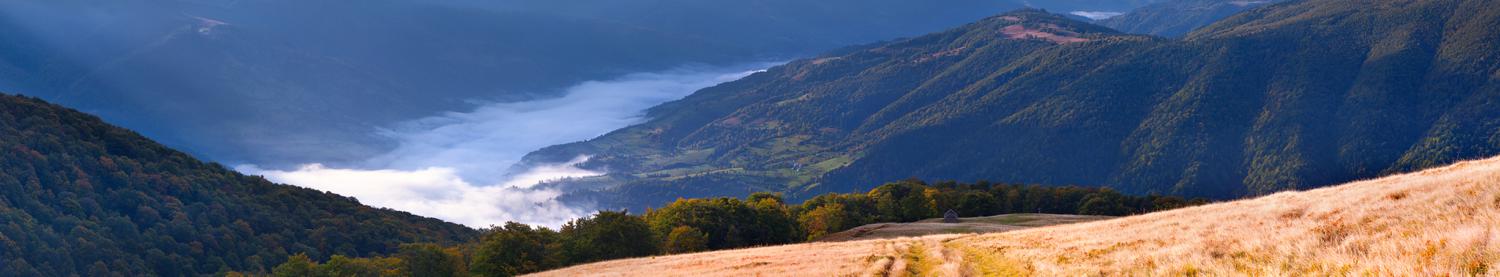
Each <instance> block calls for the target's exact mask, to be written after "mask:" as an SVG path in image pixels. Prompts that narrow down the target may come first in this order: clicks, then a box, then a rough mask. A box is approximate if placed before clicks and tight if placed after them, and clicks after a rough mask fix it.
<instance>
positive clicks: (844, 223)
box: [271, 180, 1207, 276]
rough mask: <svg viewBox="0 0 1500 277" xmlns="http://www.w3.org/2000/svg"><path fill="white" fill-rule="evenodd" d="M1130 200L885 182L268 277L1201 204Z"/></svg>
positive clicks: (1103, 193)
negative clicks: (946, 216) (947, 220)
mask: <svg viewBox="0 0 1500 277" xmlns="http://www.w3.org/2000/svg"><path fill="white" fill-rule="evenodd" d="M1206 202H1207V201H1206V200H1203V199H1193V200H1188V199H1183V198H1179V197H1173V196H1156V195H1148V196H1131V195H1124V194H1121V193H1119V192H1116V191H1114V190H1111V189H1108V188H1090V187H1077V186H1065V187H1051V186H1040V185H1015V184H994V183H989V182H983V181H981V182H977V183H957V182H940V183H934V184H928V183H925V182H922V181H920V180H905V181H899V182H892V183H888V184H885V185H881V186H879V187H876V188H875V189H872V190H870V191H869V192H866V193H830V194H825V195H820V196H817V197H814V198H812V199H808V200H807V201H804V202H803V203H801V204H800V205H791V204H787V203H786V202H785V201H784V199H783V198H782V197H781V195H780V194H773V193H755V194H752V195H750V196H749V197H746V198H744V199H739V198H728V197H721V198H694V199H678V200H677V201H674V202H672V203H670V204H667V205H666V206H663V207H661V208H656V209H647V210H646V212H645V213H643V214H640V215H631V214H629V213H627V212H624V211H600V212H598V213H597V214H594V215H593V216H591V217H587V218H580V219H575V220H573V221H571V222H568V223H566V224H564V225H563V226H562V227H561V228H559V229H558V230H552V229H550V228H546V227H537V226H529V225H526V224H520V223H515V222H509V223H506V224H505V225H502V226H492V227H490V228H486V229H484V230H482V233H483V234H482V235H481V236H480V238H479V239H478V240H477V241H473V242H470V243H466V244H462V245H456V246H449V247H442V246H438V245H436V244H407V245H403V246H401V250H400V252H399V253H398V254H397V255H393V256H389V257H371V258H349V257H344V256H334V257H333V258H331V259H329V260H328V261H327V262H323V263H319V262H316V261H313V260H312V259H309V258H308V257H307V256H306V255H300V254H299V255H294V256H292V257H291V258H289V259H288V261H287V262H286V263H284V264H281V265H279V266H277V267H275V268H274V269H273V270H272V272H271V273H272V274H273V275H276V276H348V275H351V274H353V275H359V276H514V275H520V274H526V273H532V272H539V271H544V270H549V269H555V268H561V267H566V266H570V265H577V264H583V263H590V262H596V261H604V260H612V259H622V258H632V257H645V256H652V255H663V254H680V253H691V252H698V251H710V250H720V249H734V248H743V247H753V246H767V245H778V244H788V243H798V242H807V241H813V240H817V239H819V238H822V237H824V236H827V235H829V234H833V233H837V232H840V231H845V230H849V229H852V228H854V227H858V226H861V225H865V224H871V223H881V222H913V221H918V220H922V219H928V218H935V217H940V216H941V215H942V213H944V212H946V211H948V210H953V211H955V212H957V213H959V214H960V215H963V216H965V217H972V216H989V215H998V214H1008V213H1056V214H1081V215H1108V216H1124V215H1132V214H1139V213H1147V212H1154V211H1161V210H1167V209H1175V208H1181V207H1187V206H1193V205H1199V204H1203V203H1206Z"/></svg>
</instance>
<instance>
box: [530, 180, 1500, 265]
mask: <svg viewBox="0 0 1500 277" xmlns="http://www.w3.org/2000/svg"><path fill="white" fill-rule="evenodd" d="M866 227H869V226H866ZM862 228H863V227H862ZM1497 229H1500V157H1497V158H1491V159H1486V160H1478V161H1469V162H1462V163H1458V164H1454V165H1451V166H1447V167H1442V168H1436V169H1431V170H1426V171H1422V172H1417V173H1410V174H1402V175H1395V176H1390V177H1386V178H1380V179H1375V180H1368V181H1361V182H1354V183H1349V184H1345V185H1340V186H1334V187H1328V188H1323V189H1316V190H1310V191H1304V192H1283V193H1277V194H1273V195H1269V196H1265V197H1260V198H1256V199H1249V200H1242V201H1234V202H1226V203H1219V204H1212V205H1205V206H1199V207H1193V208H1185V209H1178V210H1172V211H1166V212H1159V213H1152V214H1146V215H1140V216H1131V217H1123V218H1117V219H1111V220H1102V221H1093V222H1086V223H1077V224H1066V225H1059V226H1051V227H1042V228H1033V229H1026V230H1017V231H1009V232H1001V233H990V234H957V235H955V234H945V235H929V236H920V237H902V238H889V239H866V240H855V241H844V242H813V243H806V244H797V245H785V246H774V247H761V248H752V249H739V250H726V251H715V252H706V253H696V254H686V255H673V256H660V257H650V258H637V259H627V260H617V261H607V262H601V263H594V264H587V265H580V266H574V267H569V268H564V269H560V270H555V271H549V272H543V273H540V274H537V275H539V276H580V275H587V276H636V275H641V274H647V275H653V276H657V275H673V276H791V275H794V276H848V275H861V276H905V275H921V276H929V275H931V276H1016V275H1043V276H1079V275H1143V276H1157V275H1198V274H1208V275H1252V276H1266V275H1270V276H1285V275H1293V276H1295V275H1381V276H1390V275H1395V276H1432V275H1449V276H1475V275H1477V276H1496V275H1497V274H1500V269H1497V267H1500V230H1497Z"/></svg>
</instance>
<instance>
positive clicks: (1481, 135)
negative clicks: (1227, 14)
mask: <svg viewBox="0 0 1500 277" xmlns="http://www.w3.org/2000/svg"><path fill="white" fill-rule="evenodd" d="M1497 4H1500V3H1497V2H1495V1H1490V0H1397V1H1388V0H1380V1H1365V0H1307V1H1298V2H1290V3H1282V4H1278V5H1273V6H1268V7H1264V8H1260V9H1254V10H1251V11H1248V12H1246V13H1242V14H1239V15H1236V16H1233V17H1231V18H1229V19H1226V20H1224V21H1221V22H1218V23H1215V24H1213V25H1210V26H1207V27H1204V28H1202V29H1200V30H1199V31H1196V32H1194V33H1193V34H1192V35H1190V36H1188V37H1186V38H1183V39H1162V38H1156V37H1147V36H1139V35H1125V34H1119V33H1115V32H1113V31H1111V30H1109V29H1105V28H1102V27H1097V26H1093V25H1088V24H1084V23H1079V22H1074V21H1071V20H1068V19H1065V18H1063V17H1059V16H1054V15H1052V14H1048V13H1045V12H1043V11H1036V10H1028V11H1018V12H1013V13H1008V14H1003V15H1000V16H995V17H992V18H989V19H986V20H983V21H981V22H978V23H974V24H970V25H967V26H964V27H961V28H957V29H953V30H950V31H946V32H941V33H936V34H931V35H926V36H921V37H916V38H911V39H906V40H901V41H895V42H890V43H885V44H877V45H869V46H864V47H858V48H851V49H848V50H845V51H840V52H836V53H831V54H828V55H825V56H822V57H819V58H816V59H809V60H801V61H795V62H792V63H790V64H787V65H784V66H780V67H777V68H773V69H771V70H769V71H767V72H764V73H760V74H756V75H753V76H750V77H747V78H745V79H743V80H739V81H736V82H731V83H727V84H723V85H719V86H716V87H712V88H708V89H704V90H702V91H699V92H697V93H696V94H694V95H692V96H689V97H687V98H685V99H683V100H680V101H676V102H673V103H669V104H665V105H662V106H659V107H657V108H654V109H652V110H651V111H650V115H651V116H652V117H653V119H652V120H650V121H649V122H646V123H643V124H640V125H637V126H633V127H629V128H625V129H621V130H617V131H615V132H612V133H610V134H607V135H605V136H602V137H600V138H597V139H593V140H590V141H586V142H580V143H574V144H566V145H559V146H554V147H549V148H547V149H544V150H541V151H539V152H536V153H533V154H532V155H530V157H529V159H530V160H531V161H532V162H554V161H563V160H566V159H569V158H572V157H576V156H577V155H593V159H592V160H591V161H590V162H589V163H588V164H586V166H588V167H590V168H594V169H600V170H608V171H609V172H611V174H609V175H607V176H604V177H599V178H594V179H592V180H586V182H573V183H570V184H569V185H572V186H571V187H569V188H570V189H575V190H578V191H580V192H578V193H575V194H574V197H577V198H580V199H592V200H595V201H598V203H604V204H606V205H618V206H623V207H635V208H639V207H641V206H647V205H659V203H661V202H662V201H664V200H667V199H670V198H667V197H674V196H703V195H736V194H740V195H743V194H747V193H748V192H749V191H756V190H764V189H772V190H776V191H785V192H789V193H791V195H790V196H792V197H794V198H795V197H808V196H811V195H814V194H816V193H821V192H826V191H856V190H860V189H867V188H868V187H869V186H871V185H873V184H879V183H881V182H883V181H888V180H896V179H902V178H906V177H918V178H924V179H956V180H978V179H990V180H1003V181H1007V182H1025V183H1042V184H1087V185H1100V186H1107V187H1112V188H1115V189H1118V190H1120V191H1123V192H1126V193H1135V194H1143V193H1165V194H1178V195H1189V196H1207V197H1218V198H1228V197H1236V196H1242V195H1252V194H1263V193H1269V192H1274V191H1280V190H1286V189H1301V188H1309V187H1317V186H1322V185H1328V184H1335V183H1340V182H1344V181H1349V180H1353V179H1359V178H1367V177H1374V176H1379V175H1382V174H1388V173H1391V172H1398V171H1407V170H1413V169H1418V168H1425V167H1430V166H1434V165H1440V164H1444V163H1448V162H1451V161H1455V160H1460V159H1465V158H1474V157H1481V156H1486V155H1493V154H1497V153H1500V139H1497V138H1500V107H1497V106H1496V105H1497V103H1496V102H1495V101H1494V99H1500V95H1497V94H1500V86H1497V85H1500V72H1497V68H1500V62H1497V61H1500V45H1497V44H1496V42H1497V41H1500V40H1497V39H1500V37H1497V36H1500V28H1496V26H1500V5H1497ZM664 198H666V199H664Z"/></svg>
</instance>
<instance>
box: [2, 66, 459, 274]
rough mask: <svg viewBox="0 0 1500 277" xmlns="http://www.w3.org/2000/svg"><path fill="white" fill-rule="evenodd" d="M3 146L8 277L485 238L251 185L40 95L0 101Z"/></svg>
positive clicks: (193, 268) (259, 263)
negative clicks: (44, 98)
mask: <svg viewBox="0 0 1500 277" xmlns="http://www.w3.org/2000/svg"><path fill="white" fill-rule="evenodd" d="M0 149H4V150H0V276H69V275H73V276H79V275H82V276H112V275H123V276H196V275H205V274H213V273H222V272H226V271H231V270H234V271H249V272H268V271H269V269H270V268H271V267H272V266H275V265H277V264H279V263H281V262H282V261H284V260H286V259H287V257H288V256H289V255H292V254H297V253H306V254H308V255H309V256H313V257H316V258H318V259H327V258H328V257H329V256H332V255H345V256H367V255H377V254H390V253H393V252H395V251H396V250H397V248H398V247H399V246H400V245H401V244H402V243H414V242H433V243H444V244H455V243H460V242H466V241H469V240H472V239H474V238H476V237H477V236H478V235H479V234H478V233H479V232H478V231H476V230H473V229H469V228H467V227H464V226H461V225H457V224H452V223H447V222H443V221H440V220H437V219H432V218H425V217H419V216H415V215H411V214H408V213H405V212H399V211H394V210H388V209H376V208H371V207H368V206H364V205H360V203H359V202H358V201H357V200H355V199H352V198H347V197H343V196H339V195H335V194H332V193H325V192H320V191H314V190H310V189H303V188H298V187H292V186H287V185H281V184H274V183H271V182H269V181H266V180H265V179H262V178H260V177H252V176H244V175H241V174H239V173H236V172H234V171H231V170H229V169H226V168H224V167H223V166H220V165H218V164H211V163H204V162H200V161H198V160H195V159H193V158H192V157H190V156H188V155H186V154H183V153H181V152H177V151H175V150H172V149H169V148H166V147H163V146H161V145H159V144H157V143H155V142H152V141H151V140H148V139H146V138H144V137H141V136H140V135H138V134H136V133H134V132H131V131H128V130H125V129H121V128H118V127H114V126H111V125H109V124H106V123H104V122H103V121H101V120H99V118H97V117H94V116H91V115H87V114H84V113H80V112H78V111H74V110H71V109H67V108H63V107H60V106H56V105H52V104H48V103H46V102H43V101H41V100H38V99H35V98H29V97H22V96H11V95H0Z"/></svg>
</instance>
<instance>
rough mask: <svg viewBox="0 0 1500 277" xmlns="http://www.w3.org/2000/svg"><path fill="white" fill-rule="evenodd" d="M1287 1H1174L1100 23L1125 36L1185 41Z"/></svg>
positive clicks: (1144, 7) (1137, 10)
mask: <svg viewBox="0 0 1500 277" xmlns="http://www.w3.org/2000/svg"><path fill="white" fill-rule="evenodd" d="M1281 1H1283V0H1171V1H1162V2H1157V3H1154V4H1151V5H1146V6H1143V7H1140V8H1136V9H1135V10H1132V11H1130V12H1129V13H1125V14H1123V15H1120V16H1116V17H1111V18H1109V19H1105V20H1101V21H1099V24H1100V25H1104V26H1108V27H1110V28H1114V29H1115V30H1119V31H1121V32H1126V33H1132V34H1149V35H1158V36H1165V37H1173V38H1176V37H1182V36H1185V35H1187V33H1188V32H1192V31H1193V30H1196V29H1198V28H1199V27H1203V26H1207V25H1209V24H1213V23H1214V22H1216V21H1219V20H1220V19H1224V18H1226V17H1229V16H1230V15H1234V14H1236V13H1239V12H1242V11H1245V10H1248V9H1252V8H1256V7H1260V6H1265V5H1269V4H1273V3H1277V2H1281Z"/></svg>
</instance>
